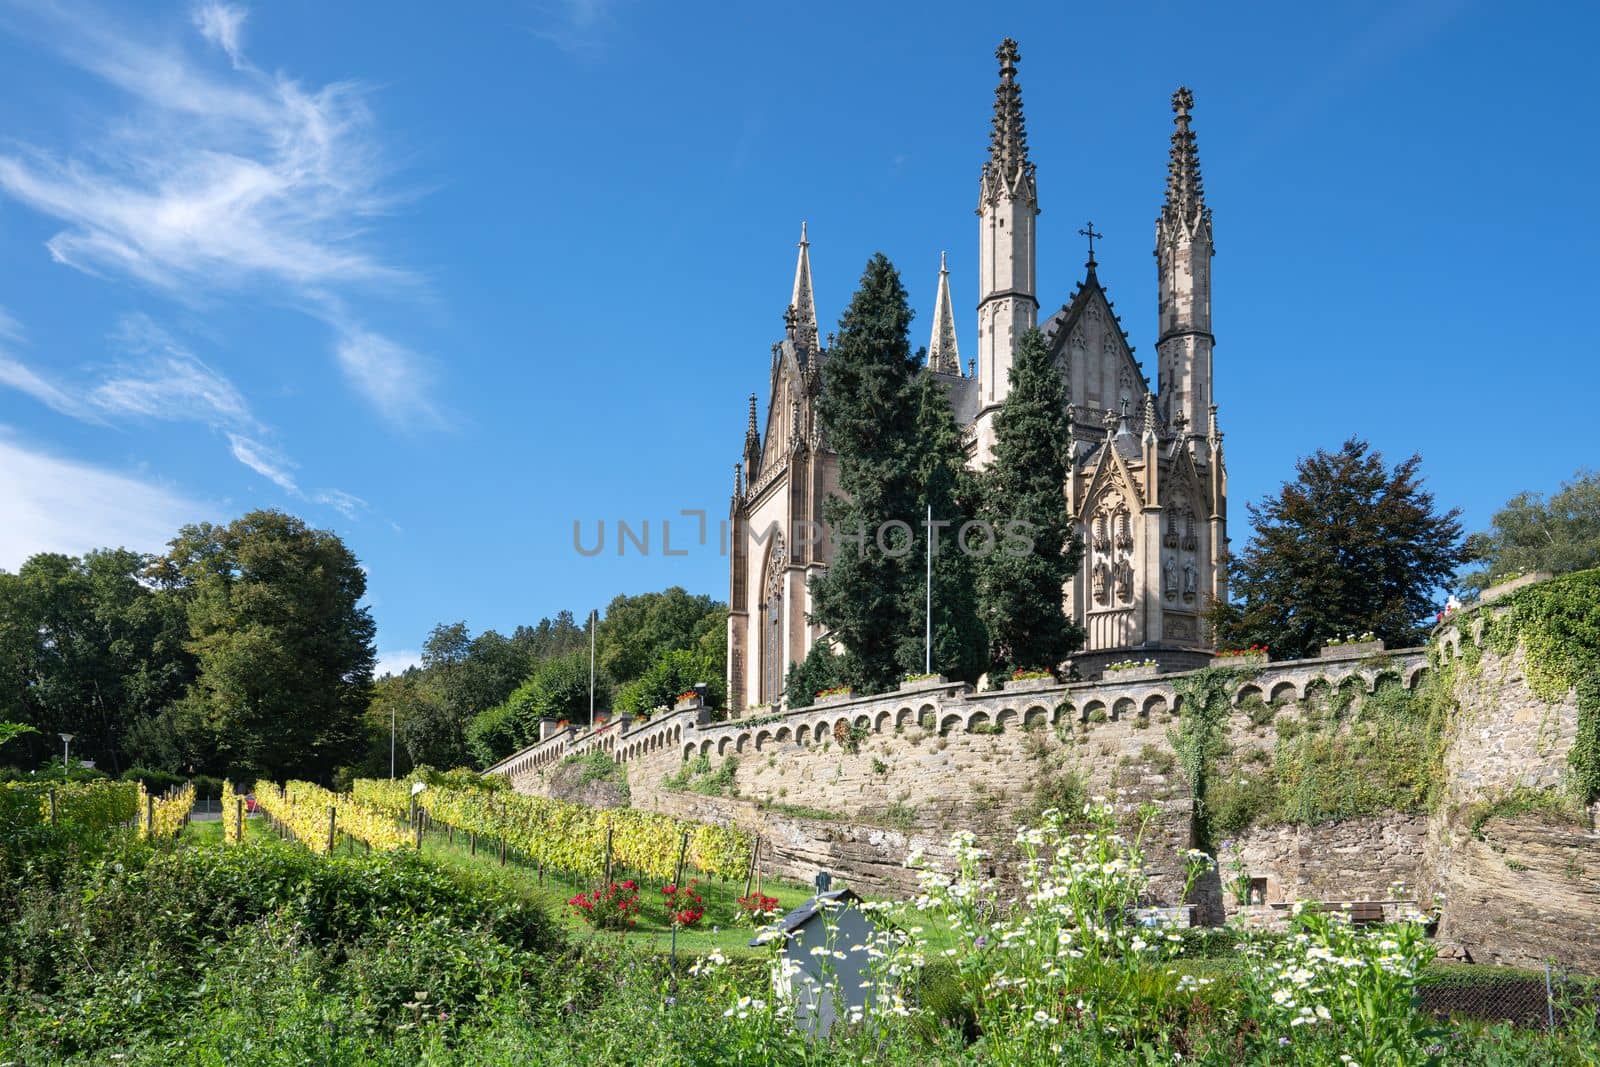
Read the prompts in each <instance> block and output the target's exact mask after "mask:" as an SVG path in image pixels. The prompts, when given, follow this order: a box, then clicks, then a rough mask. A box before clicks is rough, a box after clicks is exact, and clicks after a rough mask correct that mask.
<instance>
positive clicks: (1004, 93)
mask: <svg viewBox="0 0 1600 1067" xmlns="http://www.w3.org/2000/svg"><path fill="white" fill-rule="evenodd" d="M994 57H995V58H996V59H998V60H999V61H1000V84H999V85H997V86H996V87H995V90H994V119H993V125H992V128H991V130H990V132H989V162H988V164H986V165H985V166H984V168H983V177H984V187H985V188H984V191H985V194H986V195H987V196H989V197H998V196H1000V195H1001V193H1002V192H1003V191H1005V190H1010V191H1012V192H1019V191H1020V189H1019V187H1020V186H1021V184H1022V183H1023V182H1026V183H1027V184H1028V185H1029V186H1030V187H1031V186H1032V184H1033V163H1032V161H1031V160H1029V159H1028V128H1027V124H1026V123H1025V122H1024V121H1023V118H1022V87H1021V86H1020V85H1018V84H1017V63H1018V62H1019V61H1020V60H1021V59H1022V53H1021V52H1019V51H1018V50H1017V42H1016V41H1014V40H1012V39H1011V38H1010V37H1007V38H1006V39H1005V40H1003V41H1001V42H1000V47H999V48H997V49H995V53H994Z"/></svg>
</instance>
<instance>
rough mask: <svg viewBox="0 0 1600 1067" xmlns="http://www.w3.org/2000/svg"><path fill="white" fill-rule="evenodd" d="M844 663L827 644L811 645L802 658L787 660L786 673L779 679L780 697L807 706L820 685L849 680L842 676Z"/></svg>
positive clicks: (844, 668)
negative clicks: (780, 685)
mask: <svg viewBox="0 0 1600 1067" xmlns="http://www.w3.org/2000/svg"><path fill="white" fill-rule="evenodd" d="M847 666H848V665H847V663H846V660H845V657H844V656H841V655H839V654H838V653H837V652H835V651H834V650H833V648H832V647H831V646H829V645H826V644H822V643H820V642H819V643H818V644H815V645H812V646H811V651H810V652H807V653H806V658H805V659H803V660H801V661H800V662H799V663H791V664H789V675H788V677H786V678H785V679H784V680H783V699H784V702H785V703H787V704H788V705H789V706H790V707H791V708H809V707H810V706H811V705H813V704H815V703H816V702H817V694H818V693H820V692H822V691H823V690H824V689H832V688H834V687H835V686H840V685H846V684H851V683H850V682H849V679H848V678H847V677H846V671H847Z"/></svg>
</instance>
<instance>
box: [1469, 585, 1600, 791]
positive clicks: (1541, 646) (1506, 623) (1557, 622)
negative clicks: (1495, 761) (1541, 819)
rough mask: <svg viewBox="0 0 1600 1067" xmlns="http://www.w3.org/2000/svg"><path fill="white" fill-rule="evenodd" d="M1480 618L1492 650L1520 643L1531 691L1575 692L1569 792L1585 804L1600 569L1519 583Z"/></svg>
mask: <svg viewBox="0 0 1600 1067" xmlns="http://www.w3.org/2000/svg"><path fill="white" fill-rule="evenodd" d="M1483 618H1484V627H1483V639H1484V641H1485V643H1487V644H1488V645H1489V646H1490V647H1491V648H1493V649H1494V650H1495V651H1497V652H1499V653H1500V654H1501V655H1508V654H1510V652H1511V651H1512V650H1513V649H1515V648H1516V646H1517V645H1518V644H1519V643H1520V644H1521V645H1522V649H1523V653H1524V655H1525V657H1526V659H1527V677H1528V686H1529V687H1530V688H1531V689H1532V690H1533V692H1534V693H1535V695H1537V696H1539V697H1540V698H1542V699H1544V700H1549V701H1556V700H1560V699H1562V698H1563V697H1565V696H1566V694H1567V693H1568V692H1572V691H1574V690H1576V695H1577V703H1578V735H1577V737H1576V738H1575V739H1574V741H1573V744H1572V750H1571V752H1570V753H1569V755H1568V757H1567V758H1568V761H1569V762H1570V763H1571V765H1572V782H1573V792H1574V793H1575V794H1576V795H1577V796H1578V798H1579V799H1580V800H1581V801H1582V802H1583V803H1586V804H1587V803H1591V802H1592V801H1594V800H1596V799H1600V570H1588V571H1580V572H1578V573H1577V574H1568V575H1564V576H1562V577H1559V578H1553V579H1551V580H1550V581H1547V582H1539V583H1537V584H1535V585H1530V586H1528V587H1527V588H1525V589H1519V590H1517V591H1516V592H1515V593H1513V594H1511V595H1510V596H1509V597H1506V598H1505V599H1503V600H1499V601H1496V602H1495V604H1494V606H1493V607H1492V608H1488V609H1485V611H1484V613H1483ZM1463 644H1464V645H1465V642H1464V643H1463Z"/></svg>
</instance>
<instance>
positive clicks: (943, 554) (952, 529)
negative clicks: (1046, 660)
mask: <svg viewBox="0 0 1600 1067" xmlns="http://www.w3.org/2000/svg"><path fill="white" fill-rule="evenodd" d="M915 388H916V399H917V422H916V440H917V442H918V448H919V451H918V454H917V457H916V468H915V473H914V479H915V485H916V488H917V490H918V495H919V496H920V497H921V500H922V503H923V515H922V521H921V522H919V523H918V524H917V525H915V526H913V530H915V531H916V532H915V542H914V548H913V551H912V553H911V555H910V556H909V557H907V562H908V564H910V565H911V566H909V568H908V570H909V574H908V578H909V580H908V581H906V582H905V583H904V586H903V589H902V593H901V596H902V597H903V598H904V601H905V603H904V608H903V610H904V611H905V615H906V622H907V628H906V630H905V631H903V632H902V635H901V640H900V645H899V650H898V660H899V666H900V670H901V671H902V672H903V673H904V674H922V673H923V672H924V669H927V670H930V671H931V672H932V673H935V674H943V675H944V676H946V677H948V678H954V679H959V680H961V681H964V682H975V681H977V680H978V676H979V675H981V674H982V673H983V672H984V669H985V668H986V667H987V666H988V655H987V644H988V634H987V631H986V630H985V629H984V625H983V621H982V620H981V619H980V618H979V617H978V601H977V575H976V567H975V566H974V563H975V560H974V559H973V557H972V556H971V555H969V554H968V553H966V552H964V551H962V550H961V545H960V531H961V529H962V527H963V526H965V525H966V524H967V522H968V521H969V520H970V519H972V518H973V517H974V516H975V514H976V512H977V484H976V481H975V479H974V478H973V477H972V474H971V473H970V472H969V471H968V470H967V463H966V453H965V451H964V450H963V448H962V444H961V431H960V430H959V429H958V428H957V427H956V421H955V415H954V413H953V412H952V411H951V409H950V397H949V395H948V394H947V393H946V392H945V389H944V386H942V385H940V384H939V380H938V379H937V378H935V377H934V376H933V375H931V374H919V375H918V376H917V384H916V386H915ZM930 507H931V509H932V515H933V526H932V528H931V531H930V528H929V526H928V522H927V515H928V509H929V508H930ZM930 537H931V540H932V542H933V558H932V574H931V581H930V575H929V572H928V571H929V569H928V562H929V561H928V556H927V552H928V542H929V540H930ZM919 561H920V562H921V563H922V566H921V567H920V568H918V567H916V566H915V564H916V563H917V562H919ZM930 586H931V593H932V595H931V597H930V595H929V592H930V590H929V587H930ZM930 600H931V601H932V606H933V628H932V641H931V642H930V641H929V631H928V629H927V614H928V604H929V601H930Z"/></svg>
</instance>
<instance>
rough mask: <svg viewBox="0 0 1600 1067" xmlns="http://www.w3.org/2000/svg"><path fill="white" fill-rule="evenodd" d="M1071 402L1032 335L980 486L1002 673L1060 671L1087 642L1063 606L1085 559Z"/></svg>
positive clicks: (1015, 368) (985, 569)
mask: <svg viewBox="0 0 1600 1067" xmlns="http://www.w3.org/2000/svg"><path fill="white" fill-rule="evenodd" d="M1066 403H1067V398H1066V390H1065V386H1064V385H1063V384H1062V381H1061V375H1060V374H1059V373H1058V372H1057V370H1056V368H1055V365H1054V364H1053V363H1052V361H1051V359H1050V353H1049V350H1048V349H1047V348H1046V346H1045V342H1044V337H1043V336H1042V335H1041V334H1040V333H1039V331H1038V330H1028V331H1027V332H1026V333H1024V334H1023V335H1022V336H1021V338H1019V339H1018V341H1017V350H1016V354H1015V356H1014V357H1013V360H1012V365H1011V388H1010V392H1008V393H1007V394H1006V399H1005V402H1004V403H1003V404H1002V405H1001V407H1000V412H999V415H998V416H997V417H996V419H995V443H994V460H993V462H991V463H990V465H989V467H988V468H987V469H986V470H985V471H984V472H983V474H982V475H981V480H980V485H981V488H982V496H983V508H982V515H983V518H984V520H985V521H986V522H987V523H988V527H989V530H990V531H992V532H993V536H994V545H993V550H992V551H990V552H989V553H988V554H987V555H986V556H984V557H983V558H982V559H981V560H980V562H979V569H978V574H979V579H978V589H979V592H978V602H979V605H980V608H981V612H982V617H983V622H984V625H985V626H986V627H987V628H988V632H989V661H990V666H991V667H992V668H995V669H998V670H1005V669H1010V668H1018V667H1021V668H1029V669H1038V670H1053V669H1054V668H1055V667H1056V665H1057V664H1059V663H1060V662H1061V661H1062V660H1063V659H1065V658H1066V656H1067V654H1068V653H1070V652H1071V651H1072V650H1073V649H1075V648H1077V647H1078V645H1079V644H1081V643H1082V640H1083V633H1082V631H1081V630H1080V629H1079V628H1078V627H1077V626H1076V625H1075V624H1074V623H1073V622H1072V620H1071V619H1069V618H1068V617H1067V614H1066V608H1065V587H1066V583H1067V581H1068V579H1070V578H1071V577H1072V576H1073V575H1074V574H1075V573H1077V569H1078V558H1079V552H1078V545H1077V544H1076V543H1075V541H1074V540H1073V536H1072V523H1071V519H1070V517H1069V514H1068V511H1067V501H1066V488H1065V487H1066V480H1067V455H1066V442H1067V432H1068V430H1069V428H1070V424H1069V421H1068V415H1067V410H1066Z"/></svg>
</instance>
